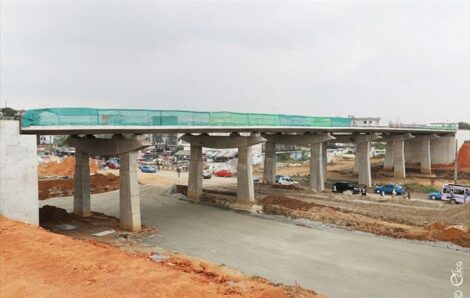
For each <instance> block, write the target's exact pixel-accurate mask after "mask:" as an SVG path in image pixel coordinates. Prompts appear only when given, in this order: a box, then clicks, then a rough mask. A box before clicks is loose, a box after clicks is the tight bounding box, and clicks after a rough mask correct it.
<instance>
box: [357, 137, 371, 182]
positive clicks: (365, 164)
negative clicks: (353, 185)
mask: <svg viewBox="0 0 470 298" xmlns="http://www.w3.org/2000/svg"><path fill="white" fill-rule="evenodd" d="M357 149H358V150H357V151H358V154H357V155H356V159H357V161H358V174H359V181H358V182H359V184H360V185H365V186H367V187H371V186H372V176H371V170H370V142H367V141H366V142H359V143H357Z"/></svg>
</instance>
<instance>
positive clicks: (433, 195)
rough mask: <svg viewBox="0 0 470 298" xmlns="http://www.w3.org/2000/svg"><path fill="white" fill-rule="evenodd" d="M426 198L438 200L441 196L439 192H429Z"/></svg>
mask: <svg viewBox="0 0 470 298" xmlns="http://www.w3.org/2000/svg"><path fill="white" fill-rule="evenodd" d="M428 198H429V199H430V200H440V199H441V198H442V194H441V193H440V192H430V193H428Z"/></svg>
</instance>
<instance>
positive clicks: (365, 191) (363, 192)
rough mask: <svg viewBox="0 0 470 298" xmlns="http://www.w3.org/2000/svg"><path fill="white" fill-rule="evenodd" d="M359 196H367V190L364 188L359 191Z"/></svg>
mask: <svg viewBox="0 0 470 298" xmlns="http://www.w3.org/2000/svg"><path fill="white" fill-rule="evenodd" d="M361 195H363V196H367V189H366V188H365V187H363V188H362V189H361Z"/></svg>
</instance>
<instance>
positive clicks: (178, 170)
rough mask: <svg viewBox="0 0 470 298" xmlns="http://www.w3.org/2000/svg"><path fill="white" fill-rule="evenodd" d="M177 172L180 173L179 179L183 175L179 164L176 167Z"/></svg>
mask: <svg viewBox="0 0 470 298" xmlns="http://www.w3.org/2000/svg"><path fill="white" fill-rule="evenodd" d="M176 174H177V175H178V179H179V178H180V177H181V167H180V166H177V167H176Z"/></svg>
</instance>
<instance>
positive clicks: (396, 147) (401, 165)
mask: <svg viewBox="0 0 470 298" xmlns="http://www.w3.org/2000/svg"><path fill="white" fill-rule="evenodd" d="M393 176H394V177H395V178H406V172H405V141H404V140H395V141H393Z"/></svg>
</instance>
